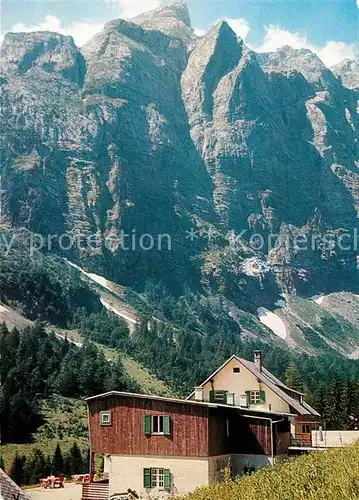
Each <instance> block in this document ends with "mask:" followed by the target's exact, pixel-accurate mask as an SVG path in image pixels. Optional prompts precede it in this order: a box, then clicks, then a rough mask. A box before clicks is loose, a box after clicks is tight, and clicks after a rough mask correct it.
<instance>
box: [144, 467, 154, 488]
mask: <svg viewBox="0 0 359 500" xmlns="http://www.w3.org/2000/svg"><path fill="white" fill-rule="evenodd" d="M151 475H152V474H151V469H143V486H144V487H145V488H151V487H152V483H151Z"/></svg>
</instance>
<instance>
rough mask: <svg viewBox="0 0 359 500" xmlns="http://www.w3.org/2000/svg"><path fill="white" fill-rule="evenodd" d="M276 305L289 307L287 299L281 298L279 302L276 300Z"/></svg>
mask: <svg viewBox="0 0 359 500" xmlns="http://www.w3.org/2000/svg"><path fill="white" fill-rule="evenodd" d="M274 305H275V306H277V307H283V308H285V307H287V303H286V301H285V300H281V299H279V300H277V302H275V303H274Z"/></svg>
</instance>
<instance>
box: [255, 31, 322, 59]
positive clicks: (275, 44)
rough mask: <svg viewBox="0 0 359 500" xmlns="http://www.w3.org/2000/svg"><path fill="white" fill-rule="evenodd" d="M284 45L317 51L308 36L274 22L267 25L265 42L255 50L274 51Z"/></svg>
mask: <svg viewBox="0 0 359 500" xmlns="http://www.w3.org/2000/svg"><path fill="white" fill-rule="evenodd" d="M283 45H289V46H290V47H293V49H309V50H312V51H313V52H315V47H314V45H312V44H311V43H310V42H309V41H308V39H307V37H306V36H302V35H300V34H299V33H293V32H291V31H288V30H285V29H283V28H281V27H280V26H274V25H273V24H270V25H269V26H265V35H264V39H263V42H262V44H261V45H260V46H259V47H256V48H255V50H256V51H257V52H273V51H275V50H276V49H278V48H279V47H283Z"/></svg>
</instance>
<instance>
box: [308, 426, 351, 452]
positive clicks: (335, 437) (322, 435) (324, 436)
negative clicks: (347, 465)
mask: <svg viewBox="0 0 359 500" xmlns="http://www.w3.org/2000/svg"><path fill="white" fill-rule="evenodd" d="M358 441H359V431H324V430H323V431H312V444H313V446H317V447H319V448H342V447H343V446H348V445H350V444H354V443H356V442H358Z"/></svg>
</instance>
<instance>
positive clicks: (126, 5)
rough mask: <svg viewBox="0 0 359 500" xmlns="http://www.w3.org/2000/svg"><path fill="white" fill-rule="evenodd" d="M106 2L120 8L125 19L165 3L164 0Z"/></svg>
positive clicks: (120, 14) (108, 0)
mask: <svg viewBox="0 0 359 500" xmlns="http://www.w3.org/2000/svg"><path fill="white" fill-rule="evenodd" d="M106 2H107V3H109V4H111V5H112V6H113V8H114V9H116V10H118V12H119V16H121V17H123V18H124V19H130V18H131V17H135V16H138V15H139V14H142V13H143V12H147V11H148V10H152V9H156V8H157V7H159V6H160V5H161V4H163V0H106Z"/></svg>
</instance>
